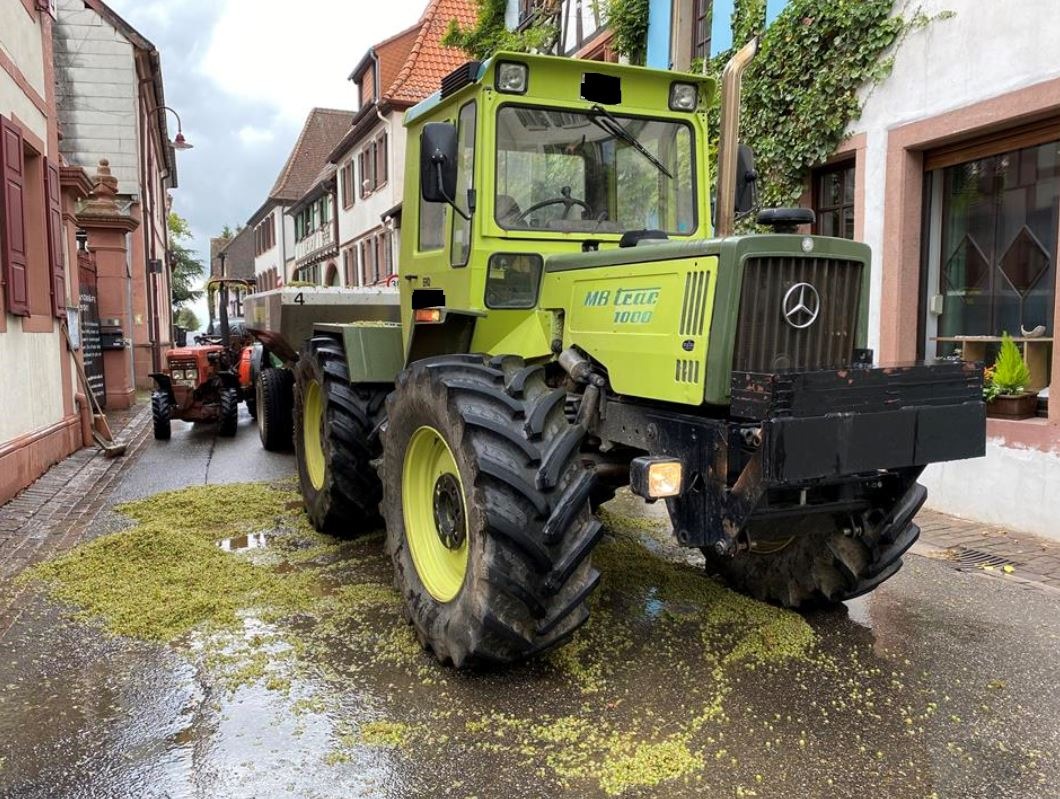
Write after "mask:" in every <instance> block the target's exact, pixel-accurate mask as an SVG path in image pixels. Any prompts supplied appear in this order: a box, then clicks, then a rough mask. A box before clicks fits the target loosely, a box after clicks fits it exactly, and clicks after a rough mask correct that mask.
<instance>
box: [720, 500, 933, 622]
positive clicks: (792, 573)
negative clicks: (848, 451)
mask: <svg viewBox="0 0 1060 799" xmlns="http://www.w3.org/2000/svg"><path fill="white" fill-rule="evenodd" d="M926 498H927V490H926V489H925V488H924V487H923V486H921V485H919V484H916V483H914V484H913V485H912V486H911V487H910V488H909V489H908V491H907V492H906V494H905V495H904V496H903V497H902V498H901V500H900V501H899V502H898V503H897V504H896V506H895V507H894V508H893V509H892V510H890V512H889V513H887V514H884V513H876V514H873V515H874V516H875V518H876V520H877V521H876V523H875V524H873V525H865V526H864V528H863V529H862V530H861V531H860V534H859V535H853V534H851V528H850V527H847V529H846V530H844V529H843V528H844V527H845V526H846V525H844V524H842V522H841V521H840V520H837V519H831V518H822V517H821V516H806V517H803V518H802V519H795V520H787V521H786V522H782V523H783V524H785V526H786V527H785V530H784V535H783V536H778V535H776V533H775V532H772V533H771V534H770V535H769V536H768V537H765V536H763V537H762V538H761V539H759V540H758V543H757V544H756V543H755V541H756V539H755V536H754V534H753V531H752V536H751V539H750V540H751V548H749V549H744V550H742V551H740V552H737V553H736V554H735V555H733V556H725V555H718V554H717V553H715V552H714V551H713V550H711V549H704V550H703V554H704V555H705V556H706V559H707V570H708V571H711V572H714V573H717V574H720V575H721V576H722V577H724V578H725V580H726V581H727V582H728V583H729V584H730V585H731V586H732V587H733V588H736V589H737V590H738V591H741V592H743V593H746V594H750V595H751V596H754V597H756V598H758V599H761V600H764V601H766V602H772V603H775V604H778V605H783V606H784V607H790V608H797V607H805V606H813V605H822V604H834V603H837V602H844V601H846V600H848V599H854V598H855V597H858V596H861V595H862V594H867V593H868V592H869V591H872V590H874V589H875V588H877V587H878V586H879V585H881V584H882V583H883V582H884V581H886V580H889V579H890V578H891V577H893V576H894V575H895V574H896V573H897V572H898V570H899V569H900V568H901V567H902V555H903V554H904V553H905V551H906V550H907V549H909V547H911V546H912V545H913V544H914V543H915V542H916V540H917V538H918V537H919V536H920V528H919V527H917V525H915V524H914V523H913V521H912V519H913V517H914V516H915V515H916V512H917V511H918V510H920V507H921V506H922V505H923V504H924V500H925V499H926Z"/></svg>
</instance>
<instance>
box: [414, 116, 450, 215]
mask: <svg viewBox="0 0 1060 799" xmlns="http://www.w3.org/2000/svg"><path fill="white" fill-rule="evenodd" d="M420 192H421V193H422V194H423V199H424V200H426V201H427V202H429V203H449V204H452V202H453V198H454V197H455V196H456V125H451V124H449V123H448V122H430V123H428V124H426V125H424V126H423V133H421V134H420Z"/></svg>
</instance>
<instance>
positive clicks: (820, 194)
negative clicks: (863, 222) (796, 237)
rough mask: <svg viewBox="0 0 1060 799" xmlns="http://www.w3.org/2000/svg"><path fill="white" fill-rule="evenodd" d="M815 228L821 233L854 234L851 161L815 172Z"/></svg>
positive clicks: (829, 234)
mask: <svg viewBox="0 0 1060 799" xmlns="http://www.w3.org/2000/svg"><path fill="white" fill-rule="evenodd" d="M813 205H814V208H813V210H814V212H815V213H816V214H817V224H816V229H815V230H814V232H815V233H817V234H818V235H820V236H835V237H837V238H840V239H853V238H854V162H853V161H849V162H844V163H842V164H840V165H839V166H829V167H826V168H824V169H819V170H817V171H816V172H814V187H813Z"/></svg>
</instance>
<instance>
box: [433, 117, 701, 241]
mask: <svg viewBox="0 0 1060 799" xmlns="http://www.w3.org/2000/svg"><path fill="white" fill-rule="evenodd" d="M619 128H621V129H622V130H621V131H618V129H619ZM623 131H624V133H623ZM616 132H618V133H619V134H620V135H616ZM623 137H632V138H635V139H636V140H637V142H639V144H640V145H641V146H642V147H643V148H644V150H645V151H646V152H647V153H649V154H650V157H649V156H647V155H645V153H644V152H641V151H640V150H637V149H635V147H634V146H633V145H631V144H629V143H627V141H624V140H623ZM696 191H697V187H696V180H695V165H694V154H693V146H692V131H691V128H690V127H689V126H688V125H685V124H683V123H680V122H672V121H669V120H661V119H646V118H639V117H625V116H622V117H619V116H614V117H611V118H606V117H604V116H602V115H590V113H588V112H577V111H568V110H563V111H559V110H555V111H554V110H550V109H540V108H528V107H520V106H505V107H503V108H501V109H500V111H498V113H497V180H496V192H497V193H496V197H495V202H494V218H495V219H496V221H497V224H498V225H500V226H501V227H502V228H505V229H507V230H541V231H560V232H585V233H597V234H601V233H602V234H608V233H610V234H621V233H624V232H625V231H627V230H641V229H661V230H665V231H667V232H668V233H671V234H674V235H678V236H688V235H691V234H693V233H694V232H695V231H696V228H697V226H698V222H697V220H696V202H695V198H696ZM421 221H422V220H421ZM421 249H422V247H421Z"/></svg>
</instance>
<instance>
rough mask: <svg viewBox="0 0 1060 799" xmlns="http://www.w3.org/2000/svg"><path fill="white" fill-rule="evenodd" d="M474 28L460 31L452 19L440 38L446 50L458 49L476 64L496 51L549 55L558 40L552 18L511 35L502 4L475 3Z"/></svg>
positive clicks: (498, 1)
mask: <svg viewBox="0 0 1060 799" xmlns="http://www.w3.org/2000/svg"><path fill="white" fill-rule="evenodd" d="M477 2H478V16H477V18H476V20H475V27H473V28H468V29H467V30H464V29H463V28H461V27H460V25H459V24H458V23H457V21H456V20H455V19H454V20H452V21H451V22H450V23H449V29H448V30H447V31H446V33H445V36H444V37H443V38H442V44H443V45H445V46H446V47H458V48H460V49H461V50H464V51H465V52H467V53H468V54H470V55H471V56H472V57H473V58H476V59H478V60H479V61H485V60H486V59H487V58H489V57H490V56H491V55H493V54H494V53H495V52H497V51H499V50H508V51H511V52H516V53H528V52H531V51H535V52H549V51H550V50H551V49H552V48H553V47H554V46H555V43H556V39H557V38H558V36H559V28H558V26H557V25H556V23H555V22H554V21H553V18H552V17H548V16H545V17H544V18H543V19H544V21H537V22H535V23H534V24H532V25H530V26H529V27H527V28H524V29H523V30H521V31H511V30H508V28H507V27H506V26H505V24H504V13H505V8H506V6H507V2H506V0H477Z"/></svg>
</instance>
